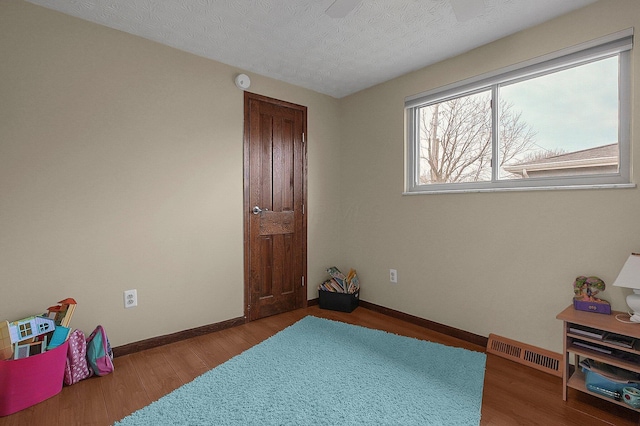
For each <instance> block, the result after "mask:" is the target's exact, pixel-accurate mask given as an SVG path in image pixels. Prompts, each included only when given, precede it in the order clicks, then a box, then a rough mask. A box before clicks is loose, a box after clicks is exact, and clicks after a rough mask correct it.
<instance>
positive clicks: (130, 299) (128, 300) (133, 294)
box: [124, 289, 138, 308]
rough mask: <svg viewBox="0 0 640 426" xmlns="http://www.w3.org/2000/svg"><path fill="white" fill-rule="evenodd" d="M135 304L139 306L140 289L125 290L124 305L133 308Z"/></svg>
mask: <svg viewBox="0 0 640 426" xmlns="http://www.w3.org/2000/svg"><path fill="white" fill-rule="evenodd" d="M135 306H138V290H135V289H134V290H125V292H124V307H125V308H133V307H135Z"/></svg>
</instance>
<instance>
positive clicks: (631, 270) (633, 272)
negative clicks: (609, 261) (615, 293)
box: [613, 253, 640, 289]
mask: <svg viewBox="0 0 640 426" xmlns="http://www.w3.org/2000/svg"><path fill="white" fill-rule="evenodd" d="M613 285H614V286H617V287H626V288H634V289H640V254H639V253H633V254H632V255H631V256H629V258H628V259H627V261H626V262H625V263H624V266H623V267H622V270H621V271H620V274H618V278H616V280H615V281H614V283H613Z"/></svg>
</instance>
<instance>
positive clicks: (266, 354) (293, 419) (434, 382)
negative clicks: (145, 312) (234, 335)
mask: <svg viewBox="0 0 640 426" xmlns="http://www.w3.org/2000/svg"><path fill="white" fill-rule="evenodd" d="M485 361H486V356H485V354H483V353H480V352H473V351H468V350H466V349H461V348H454V347H449V346H444V345H441V344H437V343H432V342H426V341H422V340H417V339H412V338H408V337H402V336H398V335H395V334H390V333H386V332H384V331H379V330H371V329H368V328H364V327H359V326H353V325H349V324H345V323H341V322H336V321H330V320H326V319H321V318H316V317H312V316H308V317H306V318H303V319H302V320H300V321H298V322H297V323H295V324H293V325H292V326H290V327H288V328H286V329H284V330H282V331H281V332H279V333H277V334H276V335H274V336H273V337H271V338H269V339H267V340H265V341H264V342H262V343H260V344H258V345H256V346H254V347H252V348H251V349H249V350H247V351H245V352H243V353H242V354H240V355H238V356H236V357H234V358H232V359H230V360H229V361H227V362H225V363H224V364H222V365H219V366H218V367H216V368H215V369H213V370H211V371H209V372H207V373H205V374H203V375H202V376H200V377H197V378H196V379H195V380H193V381H192V382H191V383H187V384H186V385H184V386H182V387H180V388H178V389H176V390H175V391H173V392H171V393H170V394H168V395H166V396H164V397H162V398H161V399H159V400H158V401H156V402H154V403H152V404H150V405H149V406H147V407H144V408H142V409H141V410H138V411H136V412H135V413H133V414H131V415H130V416H128V417H125V418H124V419H123V420H121V421H120V422H118V423H116V425H122V426H129V425H238V426H246V425H327V426H329V425H331V426H334V425H403V426H407V425H421V426H424V425H438V426H442V425H464V426H470V425H478V424H479V423H480V408H481V404H482V386H483V382H484V370H485Z"/></svg>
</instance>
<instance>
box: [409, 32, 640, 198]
mask: <svg viewBox="0 0 640 426" xmlns="http://www.w3.org/2000/svg"><path fill="white" fill-rule="evenodd" d="M632 48H633V28H629V29H626V30H622V31H619V32H616V33H613V34H610V35H608V36H605V37H601V38H598V39H595V40H592V41H589V42H586V43H582V44H579V45H576V46H573V47H570V48H566V49H562V50H559V51H557V52H553V53H550V54H547V55H544V56H541V57H538V58H534V59H531V60H529V61H525V62H522V63H518V64H514V65H512V66H509V67H505V68H502V69H499V70H496V71H493V72H490V73H486V74H482V75H479V76H476V77H472V78H469V79H466V80H462V81H459V82H456V83H452V84H449V85H446V86H444V87H440V88H437V89H433V90H430V91H426V92H422V93H418V94H416V95H413V96H409V97H407V98H405V108H404V109H405V122H406V135H405V140H406V160H405V161H406V164H405V179H406V180H405V194H424V193H450V192H491V191H513V190H517V191H523V190H554V189H581V188H585V189H593V188H628V187H635V184H633V183H632V182H631V157H630V143H631V141H630V138H631V68H632V67H631V50H632ZM612 56H618V57H619V66H618V114H619V115H618V150H619V156H618V172H617V173H607V174H594V175H575V176H563V177H534V178H527V179H509V180H506V179H498V173H499V170H498V158H497V155H492V160H491V161H492V164H491V165H492V171H491V174H492V178H491V180H490V181H482V182H455V183H432V184H419V176H418V175H419V158H420V156H419V150H420V138H419V131H420V130H419V118H418V111H419V109H420V108H421V107H424V106H427V105H432V104H436V103H441V102H444V101H446V100H449V99H452V98H458V97H461V96H465V95H468V94H472V93H476V92H478V91H481V90H491V92H492V99H494V100H495V99H498V90H499V87H500V85H506V84H512V83H514V82H517V81H523V80H527V79H531V78H536V77H539V76H544V75H547V74H551V73H555V72H558V71H562V70H564V69H568V68H572V67H574V66H577V65H578V66H579V65H584V64H587V63H590V62H594V61H598V60H601V59H605V58H607V57H612ZM498 111H499V108H492V111H491V115H492V152H493V153H497V152H498V132H497V131H496V127H497V125H498Z"/></svg>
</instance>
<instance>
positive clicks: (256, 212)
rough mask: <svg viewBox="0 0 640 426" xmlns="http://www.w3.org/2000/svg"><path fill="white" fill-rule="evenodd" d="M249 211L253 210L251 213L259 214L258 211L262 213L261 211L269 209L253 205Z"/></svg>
mask: <svg viewBox="0 0 640 426" xmlns="http://www.w3.org/2000/svg"><path fill="white" fill-rule="evenodd" d="M251 211H252V212H253V214H260V213H262V212H263V211H265V212H266V211H269V209H261V208H260V207H258V206H255V207H254V208H253V210H251Z"/></svg>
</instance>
